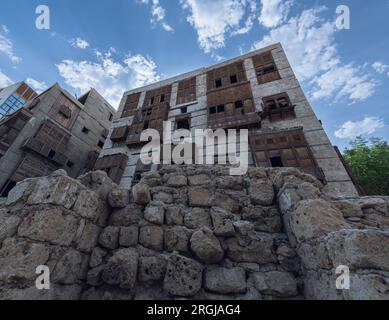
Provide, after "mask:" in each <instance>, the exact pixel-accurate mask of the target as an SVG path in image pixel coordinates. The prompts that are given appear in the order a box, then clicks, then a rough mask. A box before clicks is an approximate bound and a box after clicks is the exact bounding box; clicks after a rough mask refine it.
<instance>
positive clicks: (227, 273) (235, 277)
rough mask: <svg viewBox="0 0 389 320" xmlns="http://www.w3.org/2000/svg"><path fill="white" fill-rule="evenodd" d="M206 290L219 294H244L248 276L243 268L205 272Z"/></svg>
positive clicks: (217, 269)
mask: <svg viewBox="0 0 389 320" xmlns="http://www.w3.org/2000/svg"><path fill="white" fill-rule="evenodd" d="M204 286H205V289H207V290H209V291H212V292H217V293H223V294H227V293H244V292H245V291H246V274H245V271H244V269H242V268H232V269H227V268H216V269H211V270H206V271H205V281H204Z"/></svg>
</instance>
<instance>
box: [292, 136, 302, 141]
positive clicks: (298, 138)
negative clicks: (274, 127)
mask: <svg viewBox="0 0 389 320" xmlns="http://www.w3.org/2000/svg"><path fill="white" fill-rule="evenodd" d="M293 138H294V140H296V141H300V140H301V137H300V136H299V135H298V134H296V135H294V136H293Z"/></svg>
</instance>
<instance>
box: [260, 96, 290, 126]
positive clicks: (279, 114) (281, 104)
mask: <svg viewBox="0 0 389 320" xmlns="http://www.w3.org/2000/svg"><path fill="white" fill-rule="evenodd" d="M263 104H264V110H263V112H262V114H261V117H262V119H264V118H266V117H267V118H269V120H270V121H271V122H276V121H280V120H285V119H290V118H295V117H296V113H295V111H294V109H295V106H294V105H292V103H291V102H290V99H289V96H288V94H287V93H286V92H283V93H280V94H276V95H273V96H268V97H265V98H263Z"/></svg>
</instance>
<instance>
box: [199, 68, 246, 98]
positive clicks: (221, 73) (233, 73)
mask: <svg viewBox="0 0 389 320" xmlns="http://www.w3.org/2000/svg"><path fill="white" fill-rule="evenodd" d="M245 81H247V75H246V72H245V70H244V67H243V61H238V62H235V63H231V64H229V65H227V66H224V67H220V68H217V69H212V70H210V71H208V73H207V90H208V91H211V90H213V89H217V88H221V87H224V88H225V87H228V86H231V85H235V84H237V83H241V82H245Z"/></svg>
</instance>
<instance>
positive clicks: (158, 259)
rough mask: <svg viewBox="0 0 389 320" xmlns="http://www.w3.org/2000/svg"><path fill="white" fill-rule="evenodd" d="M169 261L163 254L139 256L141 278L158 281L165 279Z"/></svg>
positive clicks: (142, 279)
mask: <svg viewBox="0 0 389 320" xmlns="http://www.w3.org/2000/svg"><path fill="white" fill-rule="evenodd" d="M166 264H167V261H166V259H165V258H164V257H162V256H152V257H141V258H139V280H140V281H144V282H145V281H158V280H161V279H163V277H164V276H165V272H166Z"/></svg>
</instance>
